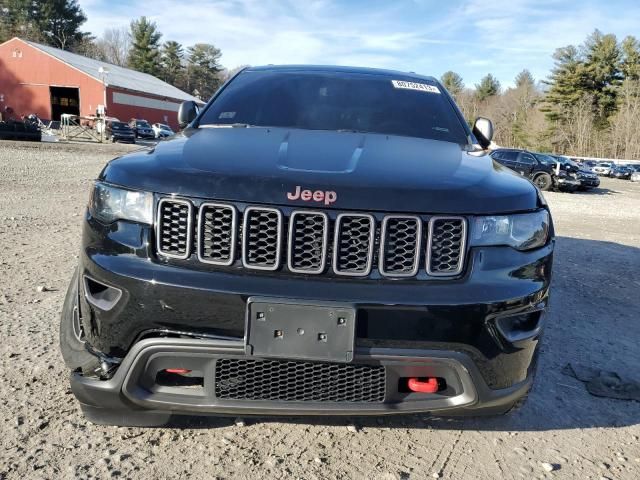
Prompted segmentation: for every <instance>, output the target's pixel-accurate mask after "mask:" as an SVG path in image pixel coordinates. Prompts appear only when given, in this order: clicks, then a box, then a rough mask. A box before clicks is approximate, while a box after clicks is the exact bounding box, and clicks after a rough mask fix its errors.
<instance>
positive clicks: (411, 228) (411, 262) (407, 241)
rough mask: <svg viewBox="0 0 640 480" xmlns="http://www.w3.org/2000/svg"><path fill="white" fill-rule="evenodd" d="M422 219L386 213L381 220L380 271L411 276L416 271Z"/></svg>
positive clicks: (388, 274)
mask: <svg viewBox="0 0 640 480" xmlns="http://www.w3.org/2000/svg"><path fill="white" fill-rule="evenodd" d="M421 240H422V220H421V219H420V217H413V216H411V217H406V216H400V215H388V216H386V217H385V218H384V220H383V221H382V234H381V240H380V265H379V268H380V273H382V274H383V275H386V276H388V277H412V276H414V275H415V274H416V273H418V262H419V260H420V243H421Z"/></svg>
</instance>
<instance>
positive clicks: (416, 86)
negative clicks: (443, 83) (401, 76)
mask: <svg viewBox="0 0 640 480" xmlns="http://www.w3.org/2000/svg"><path fill="white" fill-rule="evenodd" d="M391 83H392V84H393V86H394V87H395V88H403V89H405V90H418V91H419V92H429V93H440V89H439V88H438V87H436V86H435V85H428V84H426V83H415V82H406V81H404V80H391Z"/></svg>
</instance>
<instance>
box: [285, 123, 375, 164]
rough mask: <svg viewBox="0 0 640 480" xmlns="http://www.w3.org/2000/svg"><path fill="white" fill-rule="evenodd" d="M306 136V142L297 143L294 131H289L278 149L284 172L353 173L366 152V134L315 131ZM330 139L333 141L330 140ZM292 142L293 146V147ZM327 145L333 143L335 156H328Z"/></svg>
mask: <svg viewBox="0 0 640 480" xmlns="http://www.w3.org/2000/svg"><path fill="white" fill-rule="evenodd" d="M316 133H318V135H316V136H309V135H306V138H305V139H304V142H300V141H298V142H296V141H295V138H294V139H293V141H291V140H292V139H291V137H292V136H295V134H296V133H295V132H294V133H292V132H291V131H288V132H287V133H286V134H285V136H284V138H283V139H282V142H281V143H280V148H279V149H278V159H277V167H278V168H279V169H281V170H289V171H294V172H306V173H326V174H332V173H335V174H339V173H352V172H353V171H355V169H356V168H357V167H358V162H359V161H360V157H362V152H363V151H364V144H365V141H366V136H365V135H344V136H337V137H336V135H335V133H333V132H332V133H331V134H329V133H327V135H323V134H322V133H324V132H316ZM329 137H330V138H329ZM292 143H293V145H292ZM327 143H331V146H332V151H333V152H335V153H334V154H333V155H327V154H326V152H327Z"/></svg>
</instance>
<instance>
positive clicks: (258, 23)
mask: <svg viewBox="0 0 640 480" xmlns="http://www.w3.org/2000/svg"><path fill="white" fill-rule="evenodd" d="M616 3H618V4H623V3H624V4H626V7H625V8H624V9H623V8H622V5H619V6H618V8H616V7H615V5H613V4H616ZM80 4H81V6H82V7H83V8H84V9H85V12H86V13H87V15H88V17H89V21H88V22H87V25H86V28H87V29H88V30H90V31H92V32H93V33H94V34H95V35H100V34H101V33H102V32H103V31H104V29H105V28H109V27H116V26H122V25H128V24H129V22H130V21H131V19H132V18H137V17H139V16H142V15H147V16H148V17H149V18H151V19H152V20H154V21H156V22H157V23H158V26H159V29H160V31H161V32H162V33H163V34H164V37H163V40H168V39H172V40H177V41H179V42H181V43H183V44H185V45H190V44H193V43H196V42H208V43H213V44H215V45H216V46H218V47H219V48H221V50H222V52H223V57H222V62H223V64H224V65H225V66H227V67H230V68H233V67H235V66H237V65H241V64H252V65H261V64H269V63H275V64H281V63H318V64H341V65H346V64H356V65H365V66H375V67H385V68H397V69H401V70H413V71H419V72H421V73H428V74H433V75H439V74H441V73H442V72H444V71H446V70H455V71H459V72H460V73H462V74H463V77H465V81H466V83H467V84H473V83H477V81H478V80H479V78H480V77H481V76H483V75H484V74H486V73H487V72H488V71H490V72H492V73H494V74H495V75H496V76H497V77H498V78H499V79H500V81H501V82H502V83H503V85H508V84H509V82H510V81H511V79H512V78H513V77H514V76H515V75H516V74H517V72H519V71H520V70H522V69H523V68H528V69H530V70H531V71H532V73H533V74H534V75H535V76H536V77H537V78H541V77H544V76H546V75H547V73H548V70H549V68H550V67H551V66H552V60H551V55H552V53H553V51H554V50H555V49H556V48H558V47H560V46H563V45H567V44H569V43H580V42H582V41H583V40H584V38H585V37H586V35H587V34H588V33H590V32H591V31H593V29H594V28H595V27H598V28H600V29H601V30H603V31H605V32H614V33H617V34H618V35H619V36H624V35H625V34H629V33H634V32H636V31H637V19H638V18H640V6H639V5H638V4H637V2H634V1H632V0H628V1H626V2H623V1H622V0H608V2H606V3H602V2H599V1H598V0H580V1H579V2H566V1H564V0H495V1H487V0H467V1H462V2H458V3H457V4H453V5H451V4H444V3H443V2H440V1H437V0H407V1H404V2H402V1H400V2H386V3H383V2H380V1H376V0H369V3H368V4H363V3H361V2H358V3H357V4H352V3H351V2H348V1H344V2H339V1H338V0H309V1H304V0H303V1H295V0H201V1H196V0H184V1H177V0H176V1H172V0H139V1H137V2H126V3H118V2H115V1H107V0H105V1H100V0H80ZM621 11H624V14H620V13H619V12H621Z"/></svg>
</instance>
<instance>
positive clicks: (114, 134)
mask: <svg viewBox="0 0 640 480" xmlns="http://www.w3.org/2000/svg"><path fill="white" fill-rule="evenodd" d="M106 138H107V140H111V141H112V142H114V143H115V142H126V143H136V135H135V133H134V132H133V130H132V129H131V127H130V126H129V125H128V124H126V123H124V122H120V121H117V120H116V121H114V120H109V121H107V128H106Z"/></svg>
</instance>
